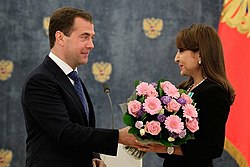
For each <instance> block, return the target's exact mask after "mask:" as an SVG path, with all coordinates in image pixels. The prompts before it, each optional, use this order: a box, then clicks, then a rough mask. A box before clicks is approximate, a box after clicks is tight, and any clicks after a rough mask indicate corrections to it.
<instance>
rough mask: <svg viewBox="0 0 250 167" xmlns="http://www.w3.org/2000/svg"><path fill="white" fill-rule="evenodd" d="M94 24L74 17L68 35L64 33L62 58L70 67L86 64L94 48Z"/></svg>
mask: <svg viewBox="0 0 250 167" xmlns="http://www.w3.org/2000/svg"><path fill="white" fill-rule="evenodd" d="M94 35H95V32H94V25H93V24H92V23H90V22H88V21H86V20H84V19H83V18H80V17H76V18H75V20H74V25H73V29H72V32H71V34H70V36H68V37H67V36H66V35H64V59H65V62H66V63H67V64H69V65H70V66H71V67H72V69H75V68H76V67H77V66H79V65H80V64H86V63H87V62H88V57H89V53H90V51H91V50H92V49H93V48H94V43H93V38H94Z"/></svg>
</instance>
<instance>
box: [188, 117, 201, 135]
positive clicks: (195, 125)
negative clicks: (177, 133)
mask: <svg viewBox="0 0 250 167" xmlns="http://www.w3.org/2000/svg"><path fill="white" fill-rule="evenodd" d="M186 126H187V128H188V129H189V130H190V131H191V132H193V133H194V132H196V131H197V130H199V125H198V121H197V119H192V120H186Z"/></svg>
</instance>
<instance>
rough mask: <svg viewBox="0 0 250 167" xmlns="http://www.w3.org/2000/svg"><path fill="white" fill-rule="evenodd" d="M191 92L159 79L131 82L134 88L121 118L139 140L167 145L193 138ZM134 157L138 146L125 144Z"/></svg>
mask: <svg viewBox="0 0 250 167" xmlns="http://www.w3.org/2000/svg"><path fill="white" fill-rule="evenodd" d="M195 105H196V104H195V103H194V101H193V100H192V93H187V92H186V91H185V90H183V89H177V88H176V87H175V86H174V85H173V84H172V83H171V82H169V81H165V80H163V79H161V80H159V81H158V82H157V83H147V82H140V81H136V82H135V91H134V93H133V94H132V96H131V97H130V98H129V99H128V102H127V103H126V111H125V114H124V116H123V121H124V123H125V124H126V125H128V126H130V127H131V128H130V130H129V133H131V134H134V135H135V136H136V137H137V138H138V139H139V140H140V141H142V142H147V143H148V142H157V143H161V144H162V145H164V146H167V147H170V146H174V145H181V144H183V143H185V142H186V141H187V140H190V139H193V138H194V133H195V132H196V131H197V130H199V124H198V112H197V109H196V108H195ZM126 149H127V150H128V152H130V154H131V155H133V154H134V157H137V158H138V159H139V158H141V157H142V156H143V154H142V153H139V152H138V150H137V151H135V150H133V149H132V148H130V147H128V146H127V147H126Z"/></svg>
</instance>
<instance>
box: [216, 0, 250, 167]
mask: <svg viewBox="0 0 250 167" xmlns="http://www.w3.org/2000/svg"><path fill="white" fill-rule="evenodd" d="M249 7H250V1H249V0H225V1H224V6H223V10H222V13H221V19H220V23H219V28H218V33H219V35H220V37H221V41H222V45H223V49H224V56H225V63H226V70H227V76H228V79H229V80H230V82H231V83H232V85H233V87H234V89H235V91H236V98H235V102H234V104H233V105H232V106H231V112H230V114H229V119H228V122H227V127H226V141H225V150H227V151H228V152H229V154H231V156H232V157H234V158H235V160H236V161H237V163H238V164H239V166H240V167H248V166H249V165H250V97H248V96H250V16H249V13H248V10H249Z"/></svg>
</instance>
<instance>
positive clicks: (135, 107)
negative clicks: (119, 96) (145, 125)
mask: <svg viewBox="0 0 250 167" xmlns="http://www.w3.org/2000/svg"><path fill="white" fill-rule="evenodd" d="M140 110H141V103H140V102H139V101H137V100H133V101H130V102H129V103H128V112H129V114H131V115H133V116H134V117H137V115H138V112H139V111H140Z"/></svg>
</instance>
